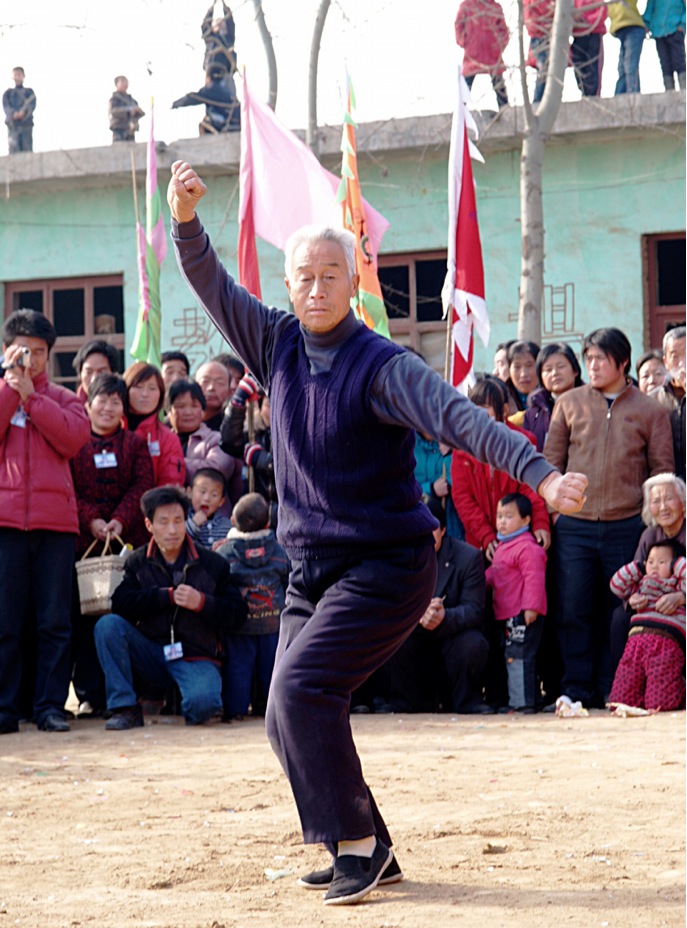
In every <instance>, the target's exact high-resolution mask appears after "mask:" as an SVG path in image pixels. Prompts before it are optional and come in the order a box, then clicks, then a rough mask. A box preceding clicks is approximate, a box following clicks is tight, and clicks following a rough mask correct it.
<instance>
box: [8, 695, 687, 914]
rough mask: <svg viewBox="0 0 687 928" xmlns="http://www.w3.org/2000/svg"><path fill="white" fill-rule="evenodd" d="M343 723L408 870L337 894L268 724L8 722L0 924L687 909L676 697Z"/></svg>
mask: <svg viewBox="0 0 687 928" xmlns="http://www.w3.org/2000/svg"><path fill="white" fill-rule="evenodd" d="M353 724H354V728H355V732H356V738H357V742H358V745H359V748H360V753H361V756H362V759H363V765H364V768H365V772H366V776H367V779H368V781H369V783H370V785H371V786H372V788H373V790H374V791H375V794H376V797H377V800H378V801H379V803H380V805H381V808H382V810H383V811H384V813H385V815H386V817H387V820H388V822H389V825H390V828H391V831H392V834H393V835H394V838H395V842H396V851H397V854H398V859H399V862H400V863H401V866H402V867H403V870H404V872H405V876H406V879H405V881H404V882H403V883H400V884H398V885H396V886H390V887H387V888H385V889H384V890H382V891H376V892H374V893H373V894H372V895H370V896H369V897H368V898H367V900H365V901H364V902H363V903H361V904H359V905H357V906H351V907H341V908H332V907H325V906H324V905H323V904H322V895H321V893H319V892H307V891H305V890H303V889H301V888H300V887H298V886H297V885H296V881H295V880H296V874H299V873H302V872H305V871H308V870H310V869H312V868H313V867H315V866H319V865H321V864H324V863H325V855H324V854H323V852H322V851H321V849H319V848H314V847H304V846H303V845H302V843H301V838H300V831H299V826H298V820H297V816H296V812H295V808H294V806H293V803H292V800H291V796H290V792H289V789H288V786H287V784H286V781H285V779H284V777H283V775H282V773H281V771H280V769H279V768H278V766H277V764H276V761H275V760H274V758H273V756H272V754H271V752H270V749H269V747H268V745H267V742H266V739H265V735H264V728H263V723H262V721H261V720H259V719H249V720H247V721H245V722H239V723H237V722H234V723H232V724H231V725H222V724H216V725H210V726H206V727H202V728H186V727H184V726H183V725H181V724H179V723H178V720H176V719H175V720H172V721H171V722H169V721H165V720H162V719H157V720H156V721H153V720H150V719H148V720H147V724H146V727H145V728H143V729H137V730H135V731H133V732H121V733H120V732H105V731H103V723H102V722H101V721H95V720H78V721H76V722H75V723H74V724H73V728H72V731H71V732H70V733H69V734H62V735H60V734H46V733H40V732H37V731H36V729H35V727H34V726H32V725H26V726H23V727H22V731H21V732H20V733H19V734H15V735H5V736H2V738H1V739H0V928H5V926H15V925H20V926H24V928H75V926H97V928H122V926H132V928H133V926H136V928H292V926H293V928H296V926H299V928H300V926H305V928H312V926H328V928H329V926H334V928H339V926H346V928H359V926H365V928H452V926H460V928H499V926H508V928H533V926H537V928H549V926H550V928H569V926H570V928H572V926H575V928H576V926H579V928H595V926H599V928H602V926H609V928H644V926H646V928H660V926H664V925H668V926H683V925H685V892H684V862H685V807H684V803H685V714H684V713H674V714H665V715H657V716H654V717H650V718H639V719H624V720H623V719H616V718H612V717H610V716H609V715H607V714H605V713H603V712H594V713H592V714H591V716H590V717H589V718H587V719H566V720H564V719H557V718H555V717H553V716H546V715H539V716H521V715H512V716H487V717H480V718H475V717H465V716H463V717H452V716H448V715H445V716H428V715H422V716H396V715H393V716H367V717H365V716H363V717H361V716H356V717H355V718H354V720H353ZM304 737H307V732H304ZM266 870H268V871H271V874H270V875H271V876H272V877H275V876H276V877H277V878H276V879H269V878H268V877H267V876H266V874H265V871H266Z"/></svg>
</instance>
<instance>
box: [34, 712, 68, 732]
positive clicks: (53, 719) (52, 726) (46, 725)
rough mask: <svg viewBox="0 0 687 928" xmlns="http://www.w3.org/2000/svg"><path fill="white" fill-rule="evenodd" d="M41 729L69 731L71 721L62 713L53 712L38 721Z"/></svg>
mask: <svg viewBox="0 0 687 928" xmlns="http://www.w3.org/2000/svg"><path fill="white" fill-rule="evenodd" d="M38 730H39V731H69V730H70V728H69V722H68V721H67V720H66V719H65V718H64V716H62V715H57V714H55V713H53V714H52V715H46V716H45V718H44V719H42V720H41V721H40V722H39V723H38Z"/></svg>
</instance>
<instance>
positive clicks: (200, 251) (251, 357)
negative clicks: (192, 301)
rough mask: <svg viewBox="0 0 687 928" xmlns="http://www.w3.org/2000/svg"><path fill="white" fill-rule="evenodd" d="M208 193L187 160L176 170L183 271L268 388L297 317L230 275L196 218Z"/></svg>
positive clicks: (174, 202)
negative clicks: (283, 330)
mask: <svg viewBox="0 0 687 928" xmlns="http://www.w3.org/2000/svg"><path fill="white" fill-rule="evenodd" d="M206 189H207V188H206V186H205V184H204V183H203V181H202V180H201V179H200V177H198V175H197V174H196V172H195V171H194V170H193V168H192V167H191V166H190V165H189V164H187V163H186V162H185V161H176V162H175V163H174V164H173V165H172V178H171V180H170V183H169V190H168V193H167V199H168V201H169V206H170V209H171V212H172V220H173V221H172V241H173V243H174V247H175V250H176V253H177V262H178V264H179V269H180V270H181V273H182V275H183V277H184V279H185V280H186V282H187V283H188V285H189V287H190V288H191V291H192V292H193V294H194V295H195V297H196V299H197V300H198V302H199V303H200V305H201V306H202V307H203V310H204V311H205V313H206V314H207V315H208V316H209V318H210V319H211V320H212V322H213V323H214V325H215V326H216V327H217V328H218V329H219V331H220V332H221V333H222V335H223V336H224V338H225V339H226V340H227V341H228V342H229V344H230V345H231V346H232V348H233V349H234V352H235V353H236V354H237V355H238V356H239V357H240V358H241V360H242V361H243V363H244V364H245V365H246V367H247V368H248V369H249V370H251V371H252V372H253V373H254V374H255V376H256V378H257V379H258V380H259V381H260V383H261V384H262V386H263V387H265V388H266V389H267V388H268V386H269V384H268V382H267V380H268V378H269V370H270V359H271V355H272V346H273V344H274V340H275V338H276V337H277V335H278V332H279V329H280V327H282V326H284V325H286V324H290V323H292V322H293V319H294V317H293V315H292V314H291V313H288V312H285V311H283V310H278V309H272V308H270V307H268V306H265V304H264V303H262V302H260V300H258V299H256V298H255V297H254V296H252V295H251V294H250V293H249V292H248V291H247V290H246V289H245V288H244V287H241V286H239V285H238V284H237V283H236V281H235V280H234V279H233V277H231V275H230V274H228V273H227V270H226V268H225V267H224V266H223V265H222V263H221V261H220V260H219V258H218V257H217V254H216V252H215V250H214V248H213V247H212V245H211V243H210V239H209V237H208V235H207V233H206V232H205V230H204V229H203V227H202V225H201V224H200V221H199V219H198V217H197V216H196V212H195V210H196V207H197V205H198V203H199V201H200V200H201V199H202V197H203V196H205V192H206Z"/></svg>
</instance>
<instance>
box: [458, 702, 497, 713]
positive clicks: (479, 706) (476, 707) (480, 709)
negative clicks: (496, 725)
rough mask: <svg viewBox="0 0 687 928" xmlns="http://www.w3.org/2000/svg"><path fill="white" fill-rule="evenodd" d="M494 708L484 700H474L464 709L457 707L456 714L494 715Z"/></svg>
mask: <svg viewBox="0 0 687 928" xmlns="http://www.w3.org/2000/svg"><path fill="white" fill-rule="evenodd" d="M495 712H496V710H495V709H494V708H492V706H489V705H487V703H486V702H475V703H473V704H472V705H471V706H467V707H466V708H465V709H459V710H458V715H494V713H495Z"/></svg>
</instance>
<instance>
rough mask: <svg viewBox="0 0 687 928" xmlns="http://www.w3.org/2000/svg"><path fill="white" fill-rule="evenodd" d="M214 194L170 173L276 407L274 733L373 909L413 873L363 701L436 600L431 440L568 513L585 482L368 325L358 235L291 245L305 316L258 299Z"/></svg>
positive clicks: (327, 233)
mask: <svg viewBox="0 0 687 928" xmlns="http://www.w3.org/2000/svg"><path fill="white" fill-rule="evenodd" d="M206 190H207V188H206V186H205V184H204V183H203V181H202V180H201V179H200V178H199V176H198V175H197V174H196V172H195V171H194V170H193V168H192V167H191V166H190V165H189V164H187V163H186V162H183V161H177V162H175V163H174V164H173V165H172V179H171V181H170V185H169V191H168V199H169V204H170V208H171V212H172V240H173V242H174V245H175V248H176V252H177V260H178V262H179V266H180V268H181V271H182V274H183V275H184V277H185V278H186V280H187V282H188V284H189V286H190V287H191V290H192V291H193V293H194V294H195V296H196V298H197V300H198V301H199V303H200V304H201V305H202V307H203V309H204V310H205V312H206V313H207V314H208V316H209V317H210V318H211V319H212V321H213V322H214V324H215V325H216V326H217V328H218V329H219V331H220V332H221V333H222V335H223V336H224V338H225V339H226V340H227V341H228V342H229V344H230V345H231V347H232V349H233V350H234V352H235V353H236V354H237V355H238V356H239V357H240V358H241V360H242V361H243V362H244V363H245V365H246V367H247V369H249V370H250V371H251V372H252V373H253V374H254V375H255V376H256V378H257V379H258V380H259V382H260V383H261V384H262V386H263V387H264V388H265V390H266V391H267V393H268V395H269V397H270V404H271V409H272V432H273V436H274V471H275V480H276V484H277V493H278V499H279V529H278V537H279V541H280V543H281V544H282V545H283V547H284V548H285V549H286V552H287V554H288V555H289V557H290V559H291V561H292V572H291V576H290V579H289V587H288V591H287V597H286V608H285V610H284V612H283V614H282V619H281V630H280V639H279V646H278V650H277V657H276V663H275V669H274V676H273V678H272V686H271V691H270V696H269V702H268V707H267V715H266V729H267V734H268V737H269V739H270V742H271V744H272V748H273V750H274V751H275V753H276V755H277V757H278V758H279V761H280V763H281V765H282V767H283V768H284V771H285V773H286V775H287V777H288V779H289V782H290V785H291V789H292V791H293V794H294V798H295V801H296V805H297V808H298V813H299V816H300V820H301V826H302V829H303V836H304V840H305V841H306V843H309V844H314V843H324V844H325V845H326V847H327V849H328V850H329V851H330V853H331V854H332V857H333V863H332V866H330V867H328V868H327V869H325V870H322V871H315V872H314V873H313V874H309V875H308V876H307V877H303V878H302V879H301V881H300V882H301V885H305V886H308V887H311V888H317V889H327V893H326V896H325V899H324V901H325V903H327V904H334V905H336V904H345V903H351V902H357V901H358V900H360V899H362V898H363V897H364V896H366V895H367V893H369V892H370V891H371V890H373V889H374V888H375V887H376V886H377V884H378V883H379V882H380V881H381V882H385V883H387V882H394V881H396V880H400V879H401V878H402V874H401V871H400V868H399V865H398V863H397V862H396V860H395V859H394V855H393V852H392V851H391V850H390V847H391V843H392V842H391V838H390V836H389V832H388V830H387V827H386V825H385V823H384V820H383V818H382V816H381V814H380V812H379V810H378V808H377V805H376V803H375V801H374V799H373V797H372V794H371V792H370V790H369V788H368V787H367V785H366V783H365V780H364V779H363V773H362V769H361V765H360V760H359V758H358V754H357V752H356V749H355V745H354V743H353V736H352V732H351V726H350V719H349V705H350V699H351V693H352V692H353V690H355V689H356V688H357V687H358V686H360V684H361V683H363V681H364V680H366V679H367V678H368V677H369V676H370V674H372V673H373V672H374V671H375V670H376V669H377V668H378V667H381V666H382V664H384V663H385V662H386V661H387V659H388V658H389V657H390V656H391V655H392V654H393V653H394V652H395V651H396V650H397V648H398V647H399V646H400V645H401V644H402V642H403V641H404V640H405V639H406V638H407V637H408V635H409V634H410V633H411V631H412V630H413V629H414V628H415V627H416V626H417V624H418V622H419V621H420V619H421V617H422V616H423V615H424V613H425V611H426V609H427V605H428V603H429V601H430V600H431V598H432V596H433V595H434V587H435V582H436V571H437V566H436V555H435V553H434V546H433V537H432V532H433V530H434V529H435V528H437V521H436V519H435V518H434V517H433V516H432V515H431V513H430V512H429V510H428V509H427V508H426V507H425V506H424V505H423V504H422V503H421V502H420V489H419V487H418V485H417V482H416V481H415V478H414V475H413V469H414V465H415V461H414V456H413V445H414V433H415V430H416V429H417V430H422V431H424V432H427V430H428V428H429V429H430V430H431V437H432V438H434V439H436V440H437V441H441V442H445V443H446V444H447V445H450V446H451V447H452V448H461V449H463V450H465V451H468V452H470V454H473V455H475V457H477V458H478V459H479V460H481V461H487V462H488V463H489V464H491V465H493V466H494V467H496V468H499V469H500V470H505V471H507V472H508V473H509V474H511V475H512V476H513V477H515V479H516V480H519V481H522V482H524V483H527V484H528V485H529V486H531V487H532V488H533V489H536V490H537V492H539V493H540V494H541V495H542V496H543V497H544V499H545V500H546V501H547V503H549V505H550V506H552V507H553V508H554V509H557V510H558V511H560V512H565V513H571V512H577V511H578V510H579V509H580V508H581V507H582V505H583V504H584V501H585V497H584V491H585V488H586V485H587V480H586V477H585V476H584V475H582V474H574V473H569V474H566V475H565V476H563V475H561V474H560V473H559V472H558V471H557V470H555V469H554V468H553V467H552V466H551V465H550V464H548V463H547V461H546V460H545V459H544V458H543V456H542V455H541V454H539V453H538V452H537V451H536V450H535V449H534V447H533V446H532V444H531V443H530V442H529V441H528V440H527V439H526V438H525V437H524V436H520V435H518V434H516V433H515V432H513V431H511V430H509V429H506V428H505V427H504V426H503V425H499V424H497V423H494V422H492V421H491V420H490V419H489V417H488V415H487V413H486V412H485V411H484V410H481V409H478V408H477V407H476V406H473V405H472V404H471V403H470V402H469V401H468V400H467V399H466V398H465V397H463V396H462V395H461V394H460V393H458V391H457V390H455V389H454V388H453V387H452V386H451V385H450V384H448V383H447V382H446V381H444V380H443V379H442V378H441V377H440V376H439V375H438V374H437V373H435V372H434V371H432V370H431V369H430V368H429V367H428V366H427V365H426V364H425V363H424V362H423V361H422V360H421V359H419V358H418V357H417V356H416V355H414V354H413V353H411V352H408V351H405V350H404V349H403V348H401V347H399V346H398V345H395V344H393V343H392V342H390V341H388V340H387V339H385V338H382V337H380V336H379V335H377V334H375V333H374V332H372V331H370V330H369V329H368V328H366V327H365V326H364V325H361V324H360V323H359V322H358V320H357V318H356V316H355V315H354V314H353V312H352V310H351V308H350V300H351V297H352V296H353V295H354V294H355V292H356V290H357V286H358V276H357V274H356V273H355V239H354V237H353V235H352V234H351V233H350V232H347V231H346V230H343V229H319V228H318V229H314V228H305V229H301V230H299V231H298V232H296V233H295V234H294V235H293V236H292V237H291V239H290V241H289V242H288V243H287V246H286V279H285V283H286V289H287V292H288V294H289V298H290V300H291V302H292V304H293V308H294V312H295V314H294V313H291V312H288V311H285V310H278V309H274V308H268V307H267V306H265V305H264V304H263V303H261V302H260V301H259V300H258V299H256V298H255V297H253V296H251V295H250V294H249V293H248V292H247V291H246V290H245V289H243V288H242V287H240V286H238V285H237V283H236V282H235V281H234V280H233V279H232V278H231V277H230V276H229V275H228V273H227V271H226V270H225V268H224V267H223V266H222V265H221V263H220V261H219V260H218V258H217V255H216V253H215V251H214V250H213V248H212V246H211V244H210V241H209V238H208V235H207V234H206V232H205V231H204V230H203V227H202V225H201V223H200V220H199V219H198V217H197V216H196V213H195V208H196V206H197V204H198V201H199V200H200V198H201V197H202V196H204V195H205V193H206ZM430 424H431V425H430Z"/></svg>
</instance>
